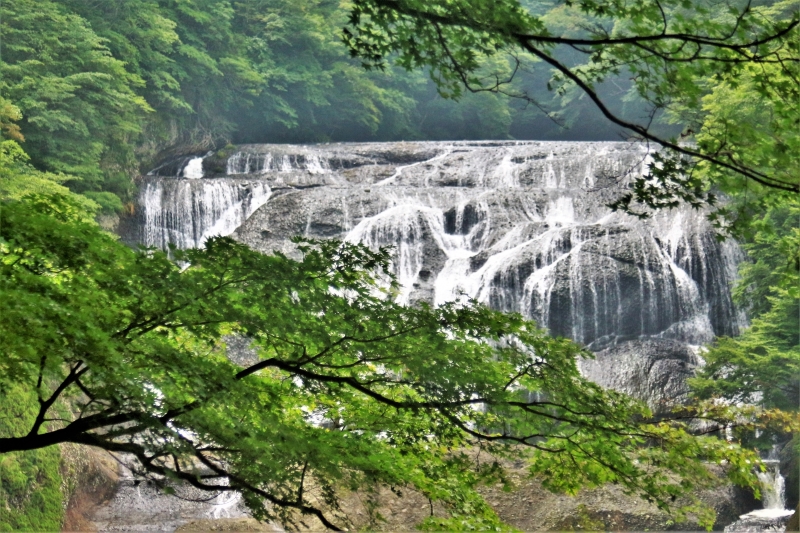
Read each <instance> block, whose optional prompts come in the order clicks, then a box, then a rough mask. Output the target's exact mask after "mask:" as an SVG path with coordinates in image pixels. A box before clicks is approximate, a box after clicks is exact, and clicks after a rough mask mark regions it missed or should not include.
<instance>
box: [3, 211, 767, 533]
mask: <svg viewBox="0 0 800 533" xmlns="http://www.w3.org/2000/svg"><path fill="white" fill-rule="evenodd" d="M0 216H2V220H1V222H2V224H0V269H1V270H0V272H1V275H0V313H2V316H3V317H4V319H3V321H2V323H0V349H1V350H2V352H3V353H4V358H3V360H2V362H1V363H0V364H2V373H0V375H2V376H3V381H2V383H3V386H4V387H5V388H6V389H8V388H10V387H17V388H19V389H20V390H22V391H25V393H26V394H30V395H31V398H32V399H35V398H38V401H37V400H33V401H35V402H36V403H33V402H31V403H32V404H33V407H34V411H35V412H36V415H35V417H34V419H33V420H32V421H31V422H29V428H28V430H27V431H24V432H22V433H18V434H14V435H11V436H4V437H0V451H2V452H10V451H15V450H31V449H40V448H46V447H47V446H52V445H53V444H56V443H59V442H73V443H79V444H87V445H92V446H99V447H101V448H105V449H108V450H112V451H118V452H128V453H131V454H133V455H135V456H136V457H137V459H138V461H139V464H140V467H141V470H142V472H143V473H149V474H152V475H161V476H166V478H167V479H180V480H184V481H186V482H188V483H191V484H192V485H194V486H197V487H200V488H203V489H207V490H211V491H228V490H238V491H241V492H242V493H243V494H244V497H245V500H246V502H247V504H248V506H250V508H251V509H252V510H253V512H254V513H255V515H256V516H257V517H260V518H267V517H275V516H277V517H278V518H281V519H283V520H291V519H292V516H293V515H292V514H291V513H289V511H290V510H292V509H294V510H296V511H299V512H300V513H303V514H312V515H316V516H317V517H319V518H320V520H322V521H323V523H325V524H326V525H328V526H329V527H332V528H341V527H344V526H346V525H347V523H348V522H347V517H345V516H343V515H342V514H341V513H340V512H339V511H338V510H337V506H336V498H337V491H339V490H341V489H343V488H347V489H357V488H359V487H368V486H375V484H380V483H383V484H387V485H390V486H397V487H402V486H411V487H415V488H416V489H417V490H420V491H421V492H422V493H423V494H424V495H426V496H428V497H430V498H431V499H433V500H437V501H441V502H443V503H444V504H445V506H446V508H447V510H448V512H449V518H447V519H443V521H441V520H439V519H433V518H432V519H431V520H430V522H429V523H428V525H427V527H431V528H435V529H440V528H448V529H450V528H453V529H461V528H464V527H470V528H479V529H486V528H488V527H499V526H500V524H499V522H498V519H497V517H496V516H495V515H494V513H493V511H491V509H490V508H489V507H488V506H487V505H486V504H485V502H484V501H483V500H482V498H480V497H479V496H478V494H477V493H476V492H475V490H474V489H475V486H476V484H478V483H480V482H482V481H485V480H490V479H496V477H497V475H498V471H499V470H498V469H501V468H500V466H499V463H494V462H490V463H488V464H487V463H485V464H484V466H482V467H479V468H476V467H475V463H474V460H473V458H472V456H471V455H470V453H469V450H471V449H475V448H476V447H477V448H480V449H483V450H485V451H487V452H489V454H490V455H491V456H492V457H495V458H503V457H516V458H526V460H527V461H529V464H530V471H531V473H533V474H537V475H539V476H541V477H542V479H543V480H544V482H545V484H546V486H547V487H549V488H551V489H553V490H559V491H564V492H567V493H575V492H576V491H577V490H578V489H579V488H581V487H584V486H596V485H600V484H604V483H609V482H614V483H619V484H621V485H622V486H623V487H625V488H626V490H627V491H628V492H630V493H632V494H639V495H641V496H643V497H646V498H648V499H650V500H651V501H654V502H655V503H657V504H658V505H659V506H661V507H663V508H668V507H669V506H670V504H671V503H672V501H673V499H674V497H676V496H678V495H681V494H686V493H689V494H691V493H692V492H693V491H694V489H696V488H697V487H702V486H707V485H709V484H711V483H714V482H715V476H714V475H713V474H712V473H711V471H710V470H709V469H708V466H707V463H706V462H707V461H710V462H712V463H716V462H719V461H723V460H724V461H727V462H728V463H729V468H728V471H727V472H728V476H729V477H730V478H731V479H732V480H734V481H736V482H738V483H744V484H752V481H753V480H752V477H753V475H752V470H751V468H752V464H753V463H754V462H755V461H756V460H757V459H756V457H755V456H754V455H753V454H752V453H751V452H748V451H745V450H742V449H739V448H737V447H732V446H730V445H729V444H728V443H727V442H725V441H721V440H718V439H715V438H711V437H694V436H692V435H690V434H689V433H688V432H687V429H686V428H685V427H684V426H683V425H682V423H679V422H669V421H661V422H655V421H649V419H648V417H649V416H650V413H649V411H648V410H647V408H646V407H644V406H643V405H641V404H639V403H637V402H635V401H633V400H631V399H630V398H628V397H626V396H624V395H621V394H618V393H615V392H613V391H607V390H603V389H601V388H600V387H598V386H597V385H594V384H592V383H591V382H588V381H587V380H585V379H584V378H582V377H581V375H580V374H579V372H578V370H577V366H576V358H577V357H581V356H586V355H587V354H585V353H584V352H582V351H581V350H580V349H579V348H578V347H577V346H576V345H574V344H573V343H571V342H570V341H568V340H565V339H559V338H552V337H549V336H548V335H546V334H545V333H544V332H543V331H542V330H540V329H539V328H537V327H536V326H535V325H534V324H533V323H531V322H529V321H526V320H523V319H522V318H521V317H520V316H518V315H506V314H502V313H498V312H495V311H491V310H489V309H487V308H485V307H481V306H478V305H467V306H460V305H445V306H442V307H440V308H437V309H432V308H430V307H427V306H420V307H415V308H409V307H403V306H400V305H397V304H395V303H394V301H393V299H392V298H390V297H388V296H389V295H390V294H391V293H392V291H393V290H394V288H393V283H390V284H389V285H386V283H385V282H384V281H382V280H386V279H390V278H387V276H388V274H387V262H388V251H387V250H380V251H377V252H372V251H369V250H368V249H365V248H363V247H360V246H355V245H349V244H344V243H337V242H302V241H300V243H299V244H300V246H301V250H302V251H303V253H304V256H303V259H302V260H301V261H293V260H291V259H289V258H287V257H284V256H281V255H272V256H266V255H262V254H259V253H256V252H253V251H251V250H249V249H248V248H246V247H245V246H243V245H241V244H237V243H235V242H234V241H232V240H230V239H226V238H216V239H211V240H210V241H209V242H208V243H207V245H206V247H205V248H204V249H198V250H188V251H179V250H173V254H174V256H175V260H172V259H170V258H169V257H168V256H167V254H165V253H163V252H158V251H154V250H143V251H139V252H136V251H133V250H130V249H128V248H126V247H125V246H123V245H121V244H119V243H117V242H116V241H115V240H114V239H112V238H111V237H110V236H108V235H107V234H105V233H103V232H102V231H100V230H99V229H98V228H97V226H96V225H95V224H94V223H92V222H91V221H87V220H85V218H84V216H83V215H82V214H81V208H80V207H79V206H77V205H75V204H74V203H73V202H71V201H70V200H68V199H67V198H64V197H52V196H51V197H30V198H28V199H23V200H21V201H13V202H7V203H5V204H4V205H3V209H2V212H0ZM375 317H380V320H376V318H375ZM230 335H240V336H244V337H245V338H247V339H251V340H252V346H251V350H252V352H250V353H248V354H233V353H230V352H229V351H228V348H227V347H228V343H229V341H227V340H226V339H228V338H229V337H228V336H230ZM234 361H239V363H235V362H234ZM60 399H70V401H71V402H73V403H74V404H75V405H76V406H77V407H76V413H75V414H74V415H72V418H69V419H67V420H64V421H63V422H62V423H61V424H60V425H59V426H54V425H51V424H49V423H48V420H49V419H50V418H52V417H53V413H52V410H53V406H54V405H55V403H56V402H57V401H59V400H60ZM63 416H69V415H63ZM653 443H659V445H658V446H652V445H649V444H653ZM315 491H316V492H315ZM320 491H321V492H320ZM312 493H314V494H313V495H311V496H309V494H312ZM265 502H267V503H269V504H271V505H269V506H265V505H264V504H265ZM686 512H699V513H701V516H702V518H703V520H704V521H705V523H706V524H708V525H710V524H711V523H713V513H710V512H709V510H708V509H705V508H703V507H702V506H701V505H700V504H699V503H698V502H695V503H694V504H692V505H690V506H689V507H687V508H684V509H679V510H676V514H677V516H678V518H680V517H682V516H684V514H685V513H686ZM709 513H710V514H709Z"/></svg>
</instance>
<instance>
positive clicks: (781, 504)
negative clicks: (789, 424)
mask: <svg viewBox="0 0 800 533" xmlns="http://www.w3.org/2000/svg"><path fill="white" fill-rule="evenodd" d="M777 452H778V450H777V446H776V447H773V449H772V451H771V452H770V453H769V455H768V456H767V458H766V459H764V460H762V462H763V463H764V466H765V470H764V471H758V472H756V476H757V477H758V482H759V485H761V487H760V488H761V504H762V507H763V508H762V509H757V510H755V511H751V512H749V513H747V514H744V515H742V516H740V517H739V520H738V521H736V522H734V523H733V524H731V525H729V526H727V527H726V528H725V531H726V532H729V533H733V532H736V533H751V532H752V533H756V532H762V531H784V530H785V529H786V522H787V521H788V519H789V517H790V516H791V515H792V514H793V513H794V510H793V509H786V497H785V488H786V486H785V485H786V480H785V479H784V477H783V476H782V475H781V471H780V460H779V459H778V453H777Z"/></svg>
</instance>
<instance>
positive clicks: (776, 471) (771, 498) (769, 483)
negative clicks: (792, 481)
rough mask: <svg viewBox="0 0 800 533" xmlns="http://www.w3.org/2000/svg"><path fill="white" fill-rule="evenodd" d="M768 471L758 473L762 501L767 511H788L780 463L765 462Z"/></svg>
mask: <svg viewBox="0 0 800 533" xmlns="http://www.w3.org/2000/svg"><path fill="white" fill-rule="evenodd" d="M764 463H765V464H766V465H767V469H766V470H765V471H763V472H756V475H757V476H758V482H759V484H760V485H761V501H762V503H763V506H764V509H765V510H780V511H783V510H785V509H786V498H785V495H784V494H785V488H786V487H785V479H784V478H783V476H782V475H781V471H780V464H779V462H778V461H764Z"/></svg>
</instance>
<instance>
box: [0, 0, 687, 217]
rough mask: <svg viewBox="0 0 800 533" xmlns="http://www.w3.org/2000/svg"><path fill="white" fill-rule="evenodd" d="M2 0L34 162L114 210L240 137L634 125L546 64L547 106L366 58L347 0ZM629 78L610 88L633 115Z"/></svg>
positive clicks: (608, 135)
mask: <svg viewBox="0 0 800 533" xmlns="http://www.w3.org/2000/svg"><path fill="white" fill-rule="evenodd" d="M529 3H530V4H531V6H530V7H531V9H532V10H533V11H535V12H537V13H543V14H546V17H547V20H548V22H549V23H551V24H552V25H553V27H554V28H556V30H560V31H570V28H571V26H573V25H578V24H579V23H580V22H581V20H580V19H579V18H576V17H575V16H574V14H569V12H567V11H566V10H564V9H563V6H562V7H560V8H555V9H554V8H553V6H554V5H555V4H556V3H555V2H549V1H544V2H529ZM0 9H1V10H2V12H1V13H0V14H1V15H2V35H3V43H2V45H3V48H2V62H0V95H2V97H3V98H4V99H5V100H3V101H0V103H2V108H3V109H4V110H5V111H4V112H3V114H4V117H3V118H0V122H5V123H10V122H11V120H12V119H14V118H21V120H20V121H19V122H18V127H19V131H20V133H21V135H22V136H24V138H25V143H24V147H25V151H26V152H27V153H28V155H29V156H30V158H31V162H32V163H33V164H34V165H35V166H36V167H37V168H39V169H40V170H45V171H50V172H57V173H58V172H61V173H64V174H67V175H70V176H72V178H71V183H70V188H72V189H73V190H76V191H78V192H82V193H84V194H86V195H87V196H88V197H90V198H93V199H94V200H96V201H99V202H100V203H101V204H103V205H104V206H105V207H106V209H109V210H113V209H119V208H120V207H121V206H120V203H119V201H117V200H116V199H115V198H114V197H112V196H111V195H109V194H103V193H113V194H114V195H116V196H117V197H118V198H120V199H122V200H129V199H130V197H131V196H130V195H131V193H132V181H131V177H132V176H134V175H136V174H137V173H139V172H141V171H142V170H147V169H148V168H149V167H150V166H152V165H153V164H154V162H155V161H156V160H158V159H160V158H162V157H164V156H166V155H169V154H171V153H175V152H184V153H185V152H201V151H205V150H209V149H212V148H220V147H221V146H224V145H225V144H226V143H228V142H231V143H251V142H260V143H263V142H276V143H287V142H289V143H296V142H300V143H308V142H330V141H390V140H421V139H426V140H453V139H539V140H546V139H567V140H620V139H621V138H622V137H621V132H620V131H618V129H617V128H611V127H609V125H608V123H606V122H605V121H604V120H603V118H602V117H601V115H600V114H599V112H597V111H596V110H594V108H593V106H592V105H591V104H590V103H589V102H588V101H585V100H584V99H582V98H580V96H579V95H577V94H567V95H560V96H556V95H551V94H550V93H548V91H547V90H546V86H547V81H548V79H549V77H550V75H551V72H550V70H549V69H548V68H545V67H541V66H539V67H537V68H536V69H533V68H532V67H531V66H528V67H526V68H524V69H523V71H522V72H521V73H520V75H519V76H518V77H517V79H516V81H515V83H516V84H517V87H518V88H519V89H522V90H527V91H528V92H529V93H530V94H535V95H537V98H541V101H540V102H539V103H540V106H541V108H540V107H537V106H536V105H531V104H530V103H525V102H522V101H518V100H514V99H509V98H506V97H504V96H502V95H497V94H493V93H486V92H484V93H475V94H472V93H467V94H466V95H464V96H463V97H462V98H460V99H459V100H457V101H456V100H452V99H445V98H443V97H441V96H440V95H439V94H438V92H437V87H436V84H435V83H434V82H433V81H432V80H431V79H430V77H429V75H428V74H427V73H426V72H423V71H412V72H408V71H405V70H403V69H401V68H399V67H393V68H390V69H387V70H385V71H367V70H365V69H364V68H362V66H361V64H360V62H359V61H357V60H354V59H351V58H350V57H349V54H348V50H347V48H346V46H345V45H344V43H343V42H342V39H341V29H342V28H343V27H344V26H345V25H346V24H347V15H348V11H347V8H346V6H345V5H344V4H340V3H339V2H336V1H330V0H247V1H237V0H233V1H231V0H193V1H191V2H185V1H178V0H158V1H156V0H129V1H126V2H107V1H102V0H100V1H86V0H60V1H52V0H13V1H8V2H3V5H2V7H1V8H0ZM579 59H580V57H579V54H576V57H575V61H576V62H577V61H578V60H579ZM629 85H630V83H629V82H628V81H626V80H625V79H624V78H620V80H618V81H617V82H615V83H607V84H604V86H603V87H602V88H601V89H602V90H603V91H604V92H606V93H609V94H612V93H618V96H619V98H618V105H619V108H620V110H628V112H629V113H633V114H635V113H637V112H640V111H641V109H640V108H639V107H637V101H636V99H635V97H633V96H631V95H629V89H630V86H629ZM541 109H546V110H547V112H546V113H545V112H543V111H542V110H541ZM15 110H16V113H19V114H20V115H19V116H18V115H17V114H15ZM577 122H579V123H580V127H579V128H570V126H572V125H574V124H575V123H577ZM676 131H678V130H676ZM76 178H77V179H76Z"/></svg>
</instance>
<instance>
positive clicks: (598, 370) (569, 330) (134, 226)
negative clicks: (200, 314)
mask: <svg viewBox="0 0 800 533" xmlns="http://www.w3.org/2000/svg"><path fill="white" fill-rule="evenodd" d="M215 157H217V156H213V155H212V156H207V157H205V158H199V157H193V158H192V157H189V158H182V159H177V160H175V161H171V162H168V163H166V164H165V165H162V166H161V167H159V168H158V169H156V170H154V171H153V172H152V173H151V175H148V176H144V177H143V178H142V185H141V188H140V191H141V192H140V196H139V201H138V207H137V211H136V214H135V215H134V216H133V217H132V218H131V219H129V220H128V221H127V222H128V223H127V225H126V226H124V232H123V237H124V238H125V239H126V240H127V241H128V242H132V243H142V244H146V245H149V246H156V247H161V248H164V247H166V246H167V244H168V243H173V244H175V245H177V246H179V247H192V246H200V245H201V244H202V242H203V241H204V240H205V239H206V238H208V237H209V236H211V235H215V234H222V235H226V234H231V235H232V236H233V237H234V238H235V239H237V240H240V241H242V242H244V243H246V244H248V245H250V246H251V247H253V248H255V249H258V250H262V251H265V252H271V251H275V250H279V251H282V252H284V253H286V254H289V255H291V254H295V253H297V250H296V248H295V245H293V244H292V243H291V242H290V238H291V237H293V236H296V235H303V236H306V237H310V238H337V239H343V240H347V241H351V242H363V243H365V244H367V245H368V246H371V247H379V246H387V245H390V246H393V247H394V251H393V256H392V258H393V259H392V261H393V264H392V268H393V270H394V273H395V274H396V276H397V279H398V281H399V283H400V286H401V291H400V293H399V295H398V299H399V300H400V301H401V302H403V303H408V304H413V303H414V302H418V301H427V302H430V303H435V304H441V303H443V302H446V301H452V300H458V299H466V298H472V299H475V300H478V301H480V302H483V303H486V304H488V305H490V306H492V307H494V308H497V309H501V310H505V311H514V312H519V313H521V314H523V315H524V316H526V317H529V318H532V319H534V320H536V321H537V322H538V323H539V324H540V325H542V326H543V327H545V328H547V329H548V330H549V331H550V332H551V333H553V334H556V335H563V336H566V337H570V338H572V339H574V340H576V341H578V342H580V343H582V344H584V345H586V346H587V347H589V348H590V349H591V350H593V351H595V352H596V353H597V358H596V359H594V360H586V361H581V362H580V366H581V371H582V372H583V373H584V374H585V375H586V376H588V377H589V378H590V379H593V380H594V381H596V382H598V383H600V384H602V385H604V386H607V387H613V388H616V389H619V390H622V391H624V392H628V393H630V394H633V395H635V396H637V397H639V398H641V399H643V400H645V401H647V402H648V403H650V405H651V406H652V407H654V409H656V410H658V409H660V408H662V407H665V408H668V407H669V406H670V405H673V404H674V402H675V401H680V399H681V398H682V397H683V396H684V395H685V394H686V392H687V390H688V389H687V387H686V378H687V377H689V376H690V375H692V372H693V368H694V366H695V365H697V364H699V360H698V358H697V355H696V346H697V345H699V344H703V343H706V342H709V341H711V340H712V339H713V338H714V336H716V335H735V334H737V333H738V330H739V327H740V325H741V324H742V322H743V318H742V316H741V315H740V314H739V313H738V312H737V311H736V309H735V308H734V306H733V304H732V302H731V296H730V287H731V284H732V281H733V279H734V276H735V272H736V265H737V263H738V262H739V261H740V260H741V253H740V251H739V248H738V247H737V245H736V244H735V243H734V242H731V241H725V242H722V243H720V242H718V241H717V240H716V238H715V235H714V232H713V229H712V228H711V227H710V225H709V224H708V222H707V220H706V218H705V214H704V213H703V212H702V211H697V210H693V209H690V208H678V209H674V210H671V211H665V212H659V213H657V214H655V215H654V216H653V217H652V218H650V219H648V220H640V219H637V218H634V217H631V216H628V215H625V214H622V213H614V212H611V211H610V209H608V207H606V206H607V204H608V203H610V202H611V201H613V200H615V199H616V198H618V197H619V196H620V195H621V194H623V193H624V192H625V191H627V190H628V189H627V187H628V185H629V184H630V183H631V182H632V180H633V179H635V178H636V177H638V176H641V175H642V174H643V173H644V172H645V171H646V168H647V165H648V164H649V162H650V161H651V158H650V154H649V152H648V148H647V147H646V146H644V145H641V144H636V143H565V142H452V143H444V142H441V143H440V142H421V143H374V144H369V143H363V144H329V145H307V146H291V145H243V146H240V147H238V152H236V153H234V154H233V155H230V156H227V157H226V158H225V159H222V160H215Z"/></svg>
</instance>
